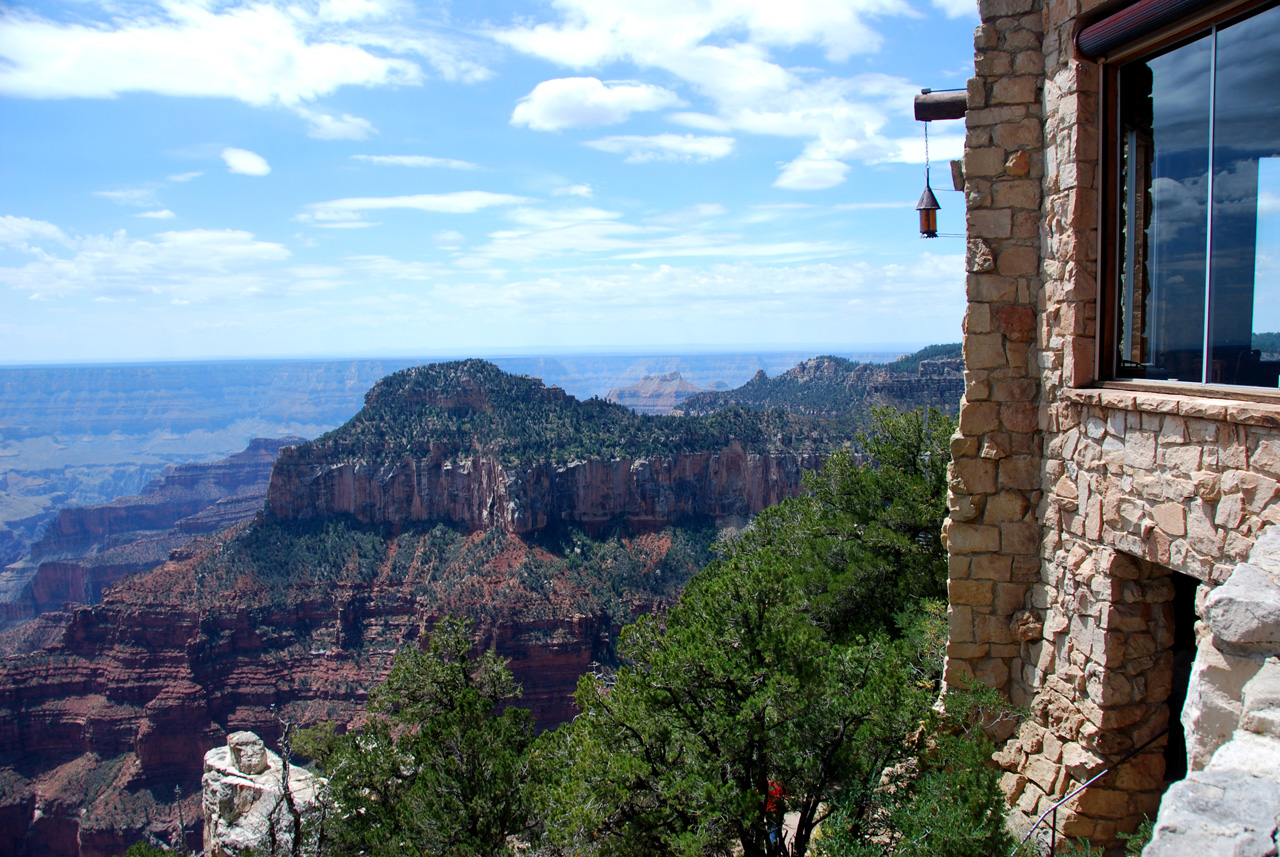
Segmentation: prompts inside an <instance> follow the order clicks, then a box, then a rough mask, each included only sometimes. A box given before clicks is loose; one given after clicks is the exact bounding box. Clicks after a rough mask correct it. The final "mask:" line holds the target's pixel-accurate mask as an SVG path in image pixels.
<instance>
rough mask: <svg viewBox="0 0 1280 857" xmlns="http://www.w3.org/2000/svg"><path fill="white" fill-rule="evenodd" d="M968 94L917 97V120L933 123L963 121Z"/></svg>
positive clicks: (935, 94)
mask: <svg viewBox="0 0 1280 857" xmlns="http://www.w3.org/2000/svg"><path fill="white" fill-rule="evenodd" d="M968 98H969V95H968V93H967V92H964V91H960V92H929V93H925V94H922V95H917V96H916V119H918V120H920V121H921V122H933V121H936V120H938V119H963V118H964V111H965V109H966V107H967V106H968Z"/></svg>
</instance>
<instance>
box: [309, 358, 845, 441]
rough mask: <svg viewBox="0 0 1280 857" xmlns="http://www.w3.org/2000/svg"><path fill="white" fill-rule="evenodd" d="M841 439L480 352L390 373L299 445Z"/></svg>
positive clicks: (787, 419) (815, 428)
mask: <svg viewBox="0 0 1280 857" xmlns="http://www.w3.org/2000/svg"><path fill="white" fill-rule="evenodd" d="M843 440H844V435H843V433H842V432H840V431H836V433H835V434H832V433H831V432H829V431H828V430H827V429H826V428H824V427H823V426H820V425H818V424H816V423H814V421H812V420H806V419H803V418H801V417H796V416H792V415H788V414H784V413H782V412H780V411H770V412H755V411H748V410H744V409H742V408H727V409H725V410H723V411H720V412H718V413H714V414H711V415H709V416H705V417H697V418H694V417H656V416H646V415H641V414H636V413H634V412H633V411H631V410H630V409H629V408H626V407H624V406H622V405H618V404H614V403H612V402H606V401H604V400H602V399H594V398H593V399H588V400H586V401H582V402H580V401H578V400H577V399H575V398H573V397H572V396H568V395H566V394H565V393H564V391H563V390H560V389H559V388H556V387H544V386H543V385H542V383H541V382H540V381H539V380H538V379H536V378H530V377H527V376H524V375H509V374H507V373H506V372H503V371H502V370H501V369H499V368H498V367H497V366H494V365H493V364H492V363H487V362H485V361H483V360H464V361H460V362H455V363H434V364H431V365H429V366H419V367H416V368H414V369H406V370H404V371H401V372H396V373H395V374H393V375H388V376H387V377H386V378H383V379H382V380H381V381H379V382H378V383H377V384H376V385H374V387H373V389H372V390H370V391H369V393H368V395H367V396H365V406H364V408H363V409H362V410H361V411H360V412H359V413H358V414H356V415H355V416H354V417H352V418H351V419H350V420H349V421H348V422H347V423H346V424H345V425H343V426H342V427H340V428H338V429H335V430H334V431H331V432H329V433H328V434H325V435H322V436H321V437H319V438H317V439H316V440H314V441H312V442H311V443H307V444H303V445H301V446H299V447H298V448H297V449H298V455H299V456H300V457H301V458H302V459H304V460H307V459H317V460H319V459H322V460H326V461H331V460H335V459H336V460H343V459H350V460H362V461H376V462H385V461H394V460H398V459H400V458H405V457H427V456H430V455H433V454H443V455H444V456H445V457H446V458H456V457H469V456H471V455H473V454H475V453H477V452H483V453H485V454H487V455H492V456H494V457H496V458H498V459H499V460H500V461H502V462H503V463H506V464H529V463H531V462H552V463H556V464H564V463H568V462H573V461H583V460H590V459H611V458H647V457H651V456H655V455H663V456H673V455H677V454H681V453H690V452H705V451H712V450H719V449H723V448H724V447H725V446H727V445H728V444H729V443H730V442H732V441H737V442H739V443H741V444H742V445H743V446H744V447H745V448H746V449H748V450H750V451H752V452H757V453H767V452H777V451H782V450H791V451H796V452H826V451H828V450H829V449H831V448H834V447H835V446H839V445H840V444H841V443H842V442H843Z"/></svg>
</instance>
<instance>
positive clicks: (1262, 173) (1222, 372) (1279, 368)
mask: <svg viewBox="0 0 1280 857" xmlns="http://www.w3.org/2000/svg"><path fill="white" fill-rule="evenodd" d="M1278 75H1280V7H1277V8H1274V9H1270V10H1268V11H1266V12H1263V13H1261V14H1259V15H1255V16H1254V17H1252V18H1249V19H1248V20H1246V21H1242V22H1241V23H1239V24H1235V25H1233V26H1230V27H1226V28H1223V29H1221V30H1219V31H1218V62H1217V72H1216V78H1215V86H1214V129H1213V134H1214V137H1213V247H1212V253H1211V256H1210V258H1211V260H1212V261H1211V266H1212V269H1211V274H1210V279H1209V291H1210V295H1211V301H1210V312H1209V319H1210V328H1209V329H1210V347H1211V352H1210V363H1209V367H1210V368H1209V379H1208V380H1209V381H1211V382H1213V383H1221V384H1246V385H1250V386H1257V387H1272V388H1274V387H1276V386H1277V380H1280V359H1278V358H1277V357H1276V356H1275V355H1274V354H1273V353H1271V352H1275V351H1277V350H1280V348H1276V347H1268V348H1266V349H1263V348H1260V347H1258V346H1259V345H1263V344H1267V345H1269V344H1270V343H1269V340H1270V339H1272V338H1280V337H1276V336H1274V335H1275V334H1277V332H1278V331H1280V323H1277V322H1278V321H1280V313H1278V312H1277V309H1278V307H1277V294H1276V292H1277V290H1278V289H1280V280H1277V278H1276V271H1275V266H1276V260H1277V250H1278V249H1280V245H1277V238H1280V235H1278V234H1277V224H1276V222H1275V221H1276V213H1275V210H1274V209H1275V202H1276V201H1277V199H1278V193H1280V169H1278V167H1277V165H1278V162H1277V160H1276V159H1277V157H1278V156H1280V88H1278V87H1277V84H1276V81H1277V79H1278ZM1268 333H1270V334H1273V337H1267V336H1266V334H1268ZM1255 337H1256V338H1258V339H1259V342H1258V343H1257V344H1255V342H1254V339H1255ZM1264 350H1265V351H1267V352H1268V357H1266V358H1264V357H1263V351H1264Z"/></svg>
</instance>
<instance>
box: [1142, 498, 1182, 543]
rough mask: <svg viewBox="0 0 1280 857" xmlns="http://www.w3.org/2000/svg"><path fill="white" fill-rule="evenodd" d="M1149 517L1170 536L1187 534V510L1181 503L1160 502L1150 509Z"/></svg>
mask: <svg viewBox="0 0 1280 857" xmlns="http://www.w3.org/2000/svg"><path fill="white" fill-rule="evenodd" d="M1151 517H1152V519H1153V520H1155V522H1156V526H1157V527H1159V528H1160V529H1161V530H1163V531H1164V532H1165V533H1167V534H1168V535H1170V536H1184V535H1186V534H1187V510H1186V508H1185V507H1184V506H1183V505H1182V504H1181V503H1161V504H1160V505H1158V506H1156V507H1154V508H1153V509H1152V510H1151Z"/></svg>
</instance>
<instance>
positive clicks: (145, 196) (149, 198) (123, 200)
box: [93, 187, 160, 208]
mask: <svg viewBox="0 0 1280 857" xmlns="http://www.w3.org/2000/svg"><path fill="white" fill-rule="evenodd" d="M93 195H94V196H100V197H102V198H103V199H109V200H111V201H112V202H114V203H115V204H116V205H132V206H137V207H138V208H151V207H153V206H156V205H159V204H160V203H159V201H158V200H157V199H156V192H155V190H154V189H152V188H149V187H147V188H143V187H135V188H126V189H124V190H95V191H94V192H93Z"/></svg>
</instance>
